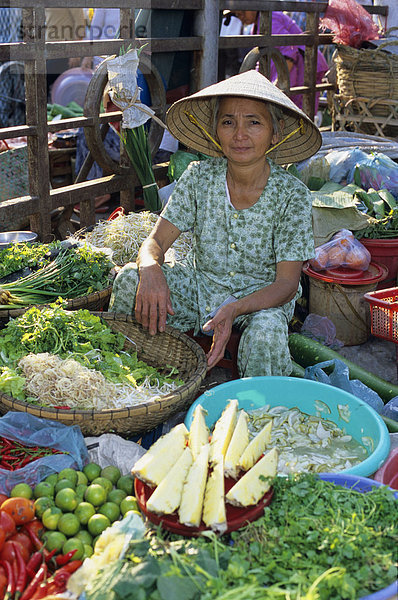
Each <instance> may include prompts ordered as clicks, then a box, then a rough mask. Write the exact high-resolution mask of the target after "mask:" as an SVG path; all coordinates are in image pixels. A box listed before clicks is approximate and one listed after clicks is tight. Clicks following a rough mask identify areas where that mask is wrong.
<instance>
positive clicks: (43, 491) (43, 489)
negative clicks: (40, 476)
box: [33, 481, 54, 498]
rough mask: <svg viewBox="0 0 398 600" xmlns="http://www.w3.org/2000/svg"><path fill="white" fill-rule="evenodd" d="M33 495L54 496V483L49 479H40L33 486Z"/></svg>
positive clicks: (39, 496) (38, 496) (36, 496)
mask: <svg viewBox="0 0 398 600" xmlns="http://www.w3.org/2000/svg"><path fill="white" fill-rule="evenodd" d="M33 495H34V497H35V498H42V496H47V497H48V498H52V497H53V496H54V485H53V484H52V483H50V482H49V481H41V482H40V483H38V484H37V485H36V486H35V487H34V489H33Z"/></svg>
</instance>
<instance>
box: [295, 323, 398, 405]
mask: <svg viewBox="0 0 398 600" xmlns="http://www.w3.org/2000/svg"><path fill="white" fill-rule="evenodd" d="M289 349H290V354H291V356H292V359H293V360H294V361H295V362H296V363H298V364H299V365H301V366H302V367H310V366H313V365H315V364H317V363H319V362H323V361H325V360H333V359H338V360H341V361H343V362H344V363H345V364H346V365H347V366H348V370H349V373H350V378H351V379H359V380H360V381H362V383H364V384H365V385H367V386H368V387H370V388H371V389H372V390H374V391H375V392H377V393H378V394H379V396H380V398H381V399H382V400H383V402H384V403H386V402H388V401H389V400H391V398H394V397H395V396H398V385H394V384H393V383H390V382H389V381H386V380H385V379H382V378H381V377H378V376H377V375H374V374H373V373H369V371H366V369H363V368H362V367H360V366H359V365H356V364H355V363H353V362H351V361H350V360H348V359H347V358H344V357H343V356H341V354H339V353H338V352H335V350H332V349H331V348H327V347H326V346H324V345H323V344H321V343H320V342H317V341H316V340H313V339H311V338H308V337H306V336H304V335H301V334H300V333H291V334H290V335H289Z"/></svg>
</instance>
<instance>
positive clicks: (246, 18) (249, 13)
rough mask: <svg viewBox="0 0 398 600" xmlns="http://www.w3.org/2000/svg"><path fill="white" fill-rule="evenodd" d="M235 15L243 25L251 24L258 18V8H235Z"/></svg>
mask: <svg viewBox="0 0 398 600" xmlns="http://www.w3.org/2000/svg"><path fill="white" fill-rule="evenodd" d="M234 15H235V16H237V17H238V19H240V20H241V21H242V23H243V25H250V24H251V23H255V22H256V19H257V11H256V10H235V11H234Z"/></svg>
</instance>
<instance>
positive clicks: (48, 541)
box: [43, 531, 66, 552]
mask: <svg viewBox="0 0 398 600" xmlns="http://www.w3.org/2000/svg"><path fill="white" fill-rule="evenodd" d="M43 540H44V544H45V546H46V548H47V550H49V551H50V552H51V550H58V551H61V550H62V546H63V545H64V544H65V542H66V536H64V534H63V533H61V532H60V531H46V533H45V534H44V535H43Z"/></svg>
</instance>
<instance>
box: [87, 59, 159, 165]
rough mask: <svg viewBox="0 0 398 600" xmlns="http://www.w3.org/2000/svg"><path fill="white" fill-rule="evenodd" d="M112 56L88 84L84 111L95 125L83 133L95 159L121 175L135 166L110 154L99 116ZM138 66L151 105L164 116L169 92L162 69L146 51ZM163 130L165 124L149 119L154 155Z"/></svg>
mask: <svg viewBox="0 0 398 600" xmlns="http://www.w3.org/2000/svg"><path fill="white" fill-rule="evenodd" d="M113 58H115V57H114V56H109V57H108V58H106V59H105V60H104V61H103V62H102V63H101V64H100V65H99V67H98V68H97V69H96V71H95V73H94V75H93V76H92V78H91V80H90V83H89V85H88V88H87V93H86V98H85V102H84V109H83V112H84V116H85V117H91V118H92V119H93V120H94V125H93V126H90V127H84V133H85V136H86V141H87V146H88V149H89V151H90V152H91V155H92V157H93V159H94V160H95V161H96V162H97V163H98V165H99V166H100V167H101V168H102V169H103V170H104V172H105V173H108V174H109V173H117V174H118V175H121V174H123V173H125V172H126V169H127V170H130V169H132V168H133V167H125V166H122V165H121V164H120V163H118V162H116V161H114V160H113V159H112V158H111V157H110V156H109V154H108V152H107V151H106V149H105V146H104V143H103V138H104V137H105V136H104V133H103V131H101V129H102V127H101V123H100V120H99V115H100V112H101V101H102V98H103V94H104V90H105V87H106V84H107V83H108V70H107V62H108V61H109V60H111V59H113ZM138 68H139V69H140V71H141V73H142V74H143V76H144V77H145V81H146V83H147V84H148V88H149V92H150V94H151V101H152V105H151V108H152V110H153V111H154V112H155V114H156V116H157V117H159V118H160V119H162V120H163V119H164V115H165V109H166V92H165V89H164V85H163V81H162V78H161V77H160V74H159V71H158V70H157V69H156V67H155V66H154V65H153V64H152V63H151V61H150V59H149V58H147V57H146V56H145V55H143V54H141V56H140V60H139V65H138ZM105 126H106V125H105ZM163 131H164V129H163V127H162V126H161V125H159V124H158V123H156V121H155V120H154V119H151V120H150V125H149V133H148V142H149V147H150V149H151V154H152V156H155V154H156V152H157V151H158V149H159V146H160V142H161V140H162V136H163Z"/></svg>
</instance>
